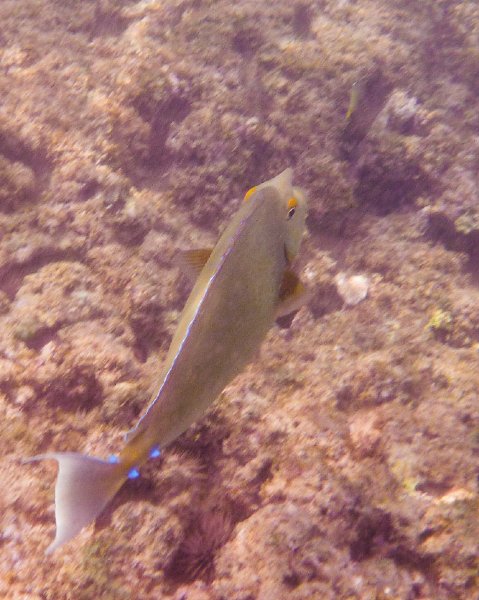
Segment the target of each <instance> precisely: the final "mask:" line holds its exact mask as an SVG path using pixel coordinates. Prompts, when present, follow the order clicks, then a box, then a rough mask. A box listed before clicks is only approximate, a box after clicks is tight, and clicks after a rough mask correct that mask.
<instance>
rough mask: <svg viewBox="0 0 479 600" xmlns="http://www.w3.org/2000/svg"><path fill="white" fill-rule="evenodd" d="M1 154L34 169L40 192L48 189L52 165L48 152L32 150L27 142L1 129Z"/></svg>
mask: <svg viewBox="0 0 479 600" xmlns="http://www.w3.org/2000/svg"><path fill="white" fill-rule="evenodd" d="M0 154H1V155H3V156H4V157H5V158H6V159H8V160H10V161H12V162H20V163H23V164H25V165H26V166H28V167H29V168H30V169H32V171H33V172H34V174H35V179H36V183H37V187H38V189H39V190H40V191H41V190H42V189H44V188H46V187H47V185H48V181H49V180H50V175H51V171H52V165H51V162H50V160H49V159H48V156H47V154H46V152H43V151H41V150H36V149H34V148H31V147H30V146H29V145H28V143H27V142H25V141H23V140H21V139H20V138H18V137H15V136H14V135H12V134H11V132H9V131H2V130H1V129H0Z"/></svg>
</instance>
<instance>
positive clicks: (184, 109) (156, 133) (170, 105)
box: [134, 92, 191, 169]
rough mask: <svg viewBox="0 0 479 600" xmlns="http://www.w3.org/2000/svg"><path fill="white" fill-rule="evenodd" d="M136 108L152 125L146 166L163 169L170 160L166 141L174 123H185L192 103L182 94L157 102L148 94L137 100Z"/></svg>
mask: <svg viewBox="0 0 479 600" xmlns="http://www.w3.org/2000/svg"><path fill="white" fill-rule="evenodd" d="M134 106H135V108H136V110H137V111H138V113H139V115H140V116H141V118H142V119H144V120H145V121H146V122H147V123H148V124H149V125H150V135H149V140H148V158H147V161H146V164H145V166H146V167H147V168H149V169H161V168H164V166H165V164H168V162H169V160H170V156H169V153H168V152H167V150H166V140H167V138H168V134H169V131H170V127H171V125H172V124H173V123H178V122H181V121H183V120H184V119H185V118H186V117H187V116H188V114H189V113H190V111H191V104H190V101H189V100H187V99H186V98H184V97H182V96H181V94H172V95H171V96H169V97H168V98H166V99H164V100H161V101H157V100H155V99H154V98H152V97H151V95H150V94H149V93H147V92H145V93H143V94H141V95H140V96H138V98H137V99H136V101H135V103H134Z"/></svg>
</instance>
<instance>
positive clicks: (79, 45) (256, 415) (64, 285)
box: [0, 0, 479, 600]
mask: <svg viewBox="0 0 479 600" xmlns="http://www.w3.org/2000/svg"><path fill="white" fill-rule="evenodd" d="M0 18H1V22H2V29H1V31H0V67H1V68H0V98H1V100H0V415H1V420H0V423H1V425H0V428H1V435H0V455H1V457H2V460H1V461H0V481H1V486H0V506H1V508H2V514H1V516H0V527H1V528H0V549H1V557H2V559H1V561H0V596H1V597H2V598H6V599H8V600H23V599H28V600H45V599H57V598H62V599H71V600H90V599H91V598H102V599H108V598H111V599H115V600H117V599H120V600H121V599H122V598H125V599H130V598H139V599H157V598H165V599H166V600H180V599H181V600H208V599H212V600H226V599H228V600H256V599H257V600H272V599H275V600H278V599H281V600H282V599H293V600H300V599H306V598H307V599H311V598H317V599H322V600H327V599H331V600H333V599H336V600H338V599H339V600H353V599H357V600H386V599H391V600H392V599H394V600H396V599H397V600H414V599H416V598H417V599H424V600H426V599H428V600H432V599H438V600H442V599H471V598H476V597H478V595H479V577H478V567H479V558H478V556H479V547H478V546H479V542H478V540H479V525H478V523H479V519H478V511H479V488H478V475H479V472H478V465H477V454H478V451H479V402H478V390H479V209H478V207H479V190H478V186H479V182H478V175H477V174H478V167H479V101H478V92H479V83H478V82H479V50H478V47H477V37H478V35H479V7H478V5H477V2H476V1H475V0H464V1H456V0H447V1H445V0H422V1H421V2H416V1H412V0H402V1H400V2H390V3H386V2H381V1H380V0H363V1H362V2H355V1H354V0H321V1H313V0H298V1H297V2H286V1H283V0H278V1H276V2H270V3H258V2H256V1H251V0H241V1H240V2H231V1H230V2H225V1H224V0H216V1H214V2H212V1H208V0H195V1H193V0H165V1H160V0H141V1H136V2H135V1H133V0H121V1H119V0H83V1H82V2H75V1H66V0H63V1H60V0H22V1H21V2H20V1H19V0H2V2H1V3H0ZM351 90H353V92H352V95H351V102H350V93H351ZM348 106H349V111H348ZM289 165H291V166H293V167H294V172H295V181H296V183H297V184H298V185H300V186H302V187H303V188H305V189H306V190H307V191H308V194H309V197H310V216H309V220H308V227H309V233H308V236H307V239H306V240H305V242H304V246H303V251H302V254H301V257H300V259H299V264H298V271H299V272H300V273H301V276H302V278H303V280H304V281H306V282H307V284H308V286H309V287H310V288H311V290H312V297H311V300H310V302H309V304H308V305H307V306H305V307H303V308H302V309H301V310H300V311H299V313H298V314H297V315H296V316H295V318H294V319H293V320H292V321H291V322H288V323H283V324H282V326H281V327H275V328H274V329H273V330H272V331H271V332H270V334H269V336H268V338H267V340H266V342H265V343H264V345H263V347H262V351H261V354H260V355H259V356H258V358H257V359H256V360H255V362H254V364H252V365H251V366H250V367H249V368H248V369H247V370H246V371H245V373H244V374H242V375H241V376H240V377H238V378H237V379H236V380H235V381H234V382H233V383H232V385H231V386H229V387H228V388H227V389H226V390H225V392H224V393H223V394H222V396H221V398H220V399H219V401H218V402H217V403H216V404H215V405H214V406H213V407H212V408H211V410H210V411H209V412H208V414H207V415H206V416H205V417H204V418H203V419H202V420H201V421H200V422H198V423H197V424H196V425H195V426H194V427H192V428H191V429H190V430H189V431H188V432H186V433H185V434H184V435H183V436H182V437H181V438H179V439H178V440H177V441H176V442H175V443H174V444H173V445H172V446H171V447H170V448H169V449H168V450H167V451H165V453H164V456H163V458H162V459H161V460H160V461H157V462H154V463H151V464H148V465H147V466H146V467H145V468H144V469H143V470H142V476H141V477H140V478H139V479H138V480H135V481H130V482H128V483H127V484H126V485H125V486H124V488H123V489H122V491H121V492H120V493H119V494H118V496H117V497H116V498H115V500H114V502H113V503H112V505H111V506H109V507H108V508H107V509H106V511H105V512H104V513H103V515H102V516H101V517H100V518H99V519H98V520H97V522H96V524H95V526H90V527H89V528H87V529H85V530H84V531H83V532H82V533H81V534H80V535H79V536H78V538H77V539H76V540H75V541H74V542H71V543H69V544H67V545H66V546H65V547H63V548H62V549H61V550H59V551H58V552H57V553H55V554H54V555H53V556H49V557H44V555H43V552H44V549H45V547H46V546H47V545H48V543H49V542H50V541H51V539H52V536H53V532H54V515H53V486H54V480H55V465H54V464H49V463H35V464H22V463H21V459H22V458H23V457H28V456H31V455H33V454H38V453H41V452H45V451H47V450H75V451H77V450H80V451H86V452H89V453H92V454H95V455H98V456H107V455H108V454H109V453H111V452H116V451H117V450H118V448H119V447H121V444H122V434H123V433H124V432H125V431H126V430H127V429H129V428H130V427H131V426H132V425H134V423H135V422H136V420H137V418H138V416H139V415H140V414H141V412H142V411H143V410H144V409H145V407H146V405H147V402H148V398H149V394H150V393H151V392H152V391H153V390H154V389H155V386H156V385H157V384H158V377H159V374H160V372H161V364H162V360H163V358H164V356H165V353H166V350H167V348H168V344H169V341H170V339H171V336H172V333H173V332H174V329H175V325H176V322H177V317H178V314H179V311H180V310H181V307H182V305H183V303H184V301H185V298H186V297H187V294H188V291H189V283H188V282H186V281H184V280H183V279H182V278H181V275H180V273H179V271H178V269H177V268H176V267H175V266H174V256H175V253H176V252H177V250H178V249H179V248H191V247H204V246H209V245H211V244H213V243H214V241H215V239H216V238H217V236H218V233H219V232H220V231H221V228H222V227H223V225H224V223H225V222H226V221H227V220H228V218H229V217H230V216H231V215H232V214H233V213H234V211H235V210H236V209H237V207H238V205H239V202H240V198H241V197H242V195H243V194H244V192H245V191H246V190H247V189H248V188H249V187H251V185H254V184H256V183H260V182H261V181H263V180H265V179H268V178H269V177H271V176H273V175H275V174H276V173H277V172H279V171H280V170H282V169H283V168H285V167H286V166H289ZM338 273H344V274H347V275H362V276H363V277H364V281H367V282H368V290H367V297H366V298H365V299H363V300H362V301H361V302H358V303H354V302H351V303H350V302H344V301H343V298H342V296H341V295H340V293H339V292H338V289H337V285H336V282H337V276H338ZM345 276H346V275H345ZM341 277H343V275H341ZM343 279H344V277H343Z"/></svg>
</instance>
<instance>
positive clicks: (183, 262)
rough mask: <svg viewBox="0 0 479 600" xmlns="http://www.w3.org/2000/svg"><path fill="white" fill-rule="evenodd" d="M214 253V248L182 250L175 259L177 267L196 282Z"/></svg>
mask: <svg viewBox="0 0 479 600" xmlns="http://www.w3.org/2000/svg"><path fill="white" fill-rule="evenodd" d="M212 252H213V248H198V249H196V250H181V251H180V252H178V254H177V255H176V257H175V263H176V266H177V267H180V269H181V270H182V271H183V272H184V273H185V275H186V276H187V277H188V278H189V279H191V281H193V282H194V281H196V279H197V278H198V276H199V274H200V273H201V271H202V269H203V267H204V266H205V264H206V263H207V261H208V259H209V257H210V255H211V253H212Z"/></svg>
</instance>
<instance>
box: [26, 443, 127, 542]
mask: <svg viewBox="0 0 479 600" xmlns="http://www.w3.org/2000/svg"><path fill="white" fill-rule="evenodd" d="M44 459H54V460H56V461H58V475H57V482H56V485H55V520H56V535H55V539H54V540H53V542H52V543H51V544H50V546H48V548H47V550H46V554H51V553H52V552H53V551H54V550H56V549H57V548H58V547H59V546H61V545H62V544H64V543H65V542H67V541H68V540H71V539H72V538H73V537H75V535H76V534H77V533H78V532H79V531H80V530H81V529H83V527H85V525H88V523H91V522H92V521H93V520H94V519H95V518H96V517H97V516H98V515H99V514H100V513H101V511H102V510H103V508H104V507H105V506H106V505H107V504H108V502H109V501H110V500H111V499H112V498H113V496H114V495H115V494H116V492H117V491H118V490H119V489H120V487H121V486H122V484H123V482H124V481H125V479H126V478H127V469H126V468H125V466H124V465H122V464H121V463H119V462H113V463H112V462H108V461H104V460H100V459H98V458H94V457H92V456H87V455H86V454H79V453H76V452H50V453H47V454H41V455H38V456H33V457H32V458H29V459H27V460H26V462H30V461H36V460H44Z"/></svg>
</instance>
